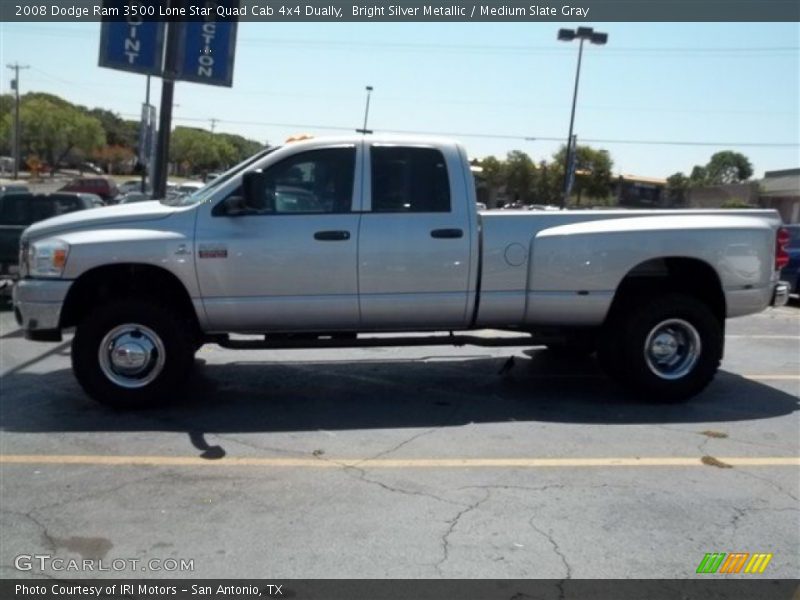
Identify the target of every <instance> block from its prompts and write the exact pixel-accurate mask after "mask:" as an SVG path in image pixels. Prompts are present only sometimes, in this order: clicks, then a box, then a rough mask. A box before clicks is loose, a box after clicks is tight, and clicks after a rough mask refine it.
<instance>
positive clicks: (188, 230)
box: [14, 136, 788, 407]
mask: <svg viewBox="0 0 800 600" xmlns="http://www.w3.org/2000/svg"><path fill="white" fill-rule="evenodd" d="M785 241H786V239H785V237H784V235H783V233H782V230H781V229H780V219H779V218H778V215H777V213H775V212H774V211H767V210H738V211H677V210H675V211H663V210H662V211H640V210H608V211H555V212H528V211H496V212H492V211H482V212H480V213H479V212H478V211H477V210H476V197H475V187H474V182H473V178H472V173H471V170H470V165H469V162H468V160H467V155H466V153H465V151H464V149H463V148H462V147H461V146H460V145H458V144H457V143H454V142H451V141H446V140H440V139H409V138H404V139H395V138H389V137H373V136H362V137H346V138H335V139H314V140H304V141H299V142H294V143H287V144H286V145H284V146H281V147H276V148H269V149H266V150H265V151H263V152H261V153H260V154H258V155H256V156H254V157H252V158H251V159H249V160H248V161H245V162H244V163H242V164H241V165H239V166H237V167H234V168H233V169H231V170H230V171H228V172H227V173H225V174H224V175H222V176H220V177H219V178H217V179H215V180H214V181H213V182H212V183H210V184H209V185H207V186H206V187H204V188H202V189H200V190H199V191H197V192H195V193H194V194H192V195H191V196H189V197H187V198H185V199H184V200H183V201H182V202H181V204H180V205H177V206H168V205H165V204H162V203H159V202H144V203H138V204H133V205H123V206H114V207H108V208H101V209H97V210H93V211H91V212H87V213H76V214H69V215H64V216H61V217H56V218H53V219H49V220H47V221H43V222H41V223H37V224H35V225H33V226H32V227H30V228H28V229H27V230H26V231H25V233H24V234H23V236H22V240H21V249H20V274H21V279H20V281H19V283H18V285H17V286H16V287H15V289H14V312H15V315H16V318H17V320H18V322H19V323H20V325H21V326H22V327H23V328H24V331H25V334H26V336H27V337H28V338H29V339H32V340H44V341H58V340H61V332H62V330H64V329H67V328H72V327H75V328H76V330H75V336H74V338H73V341H72V365H73V371H74V373H75V376H76V377H77V379H78V381H79V382H80V383H81V385H82V386H83V388H84V389H85V390H86V392H88V393H89V394H90V395H91V396H92V397H94V398H95V399H97V400H99V401H101V402H104V403H107V404H111V405H114V406H121V407H136V406H142V405H146V404H153V403H157V402H161V401H164V400H166V399H169V397H170V396H172V395H174V394H176V393H178V390H179V388H180V386H181V384H182V383H183V382H184V381H185V379H186V377H187V376H188V374H189V372H190V367H191V365H192V364H193V363H194V359H193V357H194V353H195V352H196V351H197V349H198V348H199V347H200V346H202V345H203V344H205V343H217V344H220V345H222V346H224V347H228V348H243V349H246V348H297V347H343V346H347V347H357V346H376V345H381V346H385V345H433V344H464V343H476V344H483V345H516V346H520V345H529V346H530V345H546V346H548V347H550V348H552V349H554V350H559V351H562V352H584V353H589V352H595V351H596V352H597V355H598V360H599V361H600V363H601V365H602V366H603V367H604V369H605V370H606V371H607V372H608V373H609V374H610V375H611V376H613V377H614V378H615V379H616V380H618V381H619V382H620V383H622V384H624V385H625V386H626V387H628V388H630V389H632V390H633V391H634V393H639V394H641V395H642V397H645V398H647V399H648V400H653V399H655V400H662V401H678V400H683V399H686V398H689V397H691V396H693V395H694V394H696V393H698V392H699V391H700V390H702V389H703V388H704V387H705V386H706V385H707V384H708V383H709V382H710V381H711V380H712V378H713V377H714V374H715V372H716V371H717V368H718V366H719V363H720V359H721V357H722V352H723V342H724V327H725V319H726V318H728V317H736V316H739V315H746V314H749V313H755V312H758V311H761V310H763V309H765V308H766V307H768V306H770V305H780V304H784V303H785V302H786V300H787V297H788V287H787V286H786V285H785V284H783V283H782V282H779V281H778V269H779V267H780V266H781V264H782V262H783V261H785V259H786V254H785V250H784V248H783V247H782V244H783V243H784V242H785ZM475 329H496V330H506V331H512V332H516V335H513V336H509V335H508V334H507V333H505V335H504V336H497V337H494V338H493V337H491V336H486V335H485V334H483V335H481V336H475V335H469V333H468V332H469V330H475ZM376 332H380V333H383V334H384V335H381V336H376V335H374V334H375V333H376ZM408 332H416V333H415V334H413V335H409V333H408ZM425 332H427V333H425ZM436 332H438V333H436ZM447 332H449V334H448V333H447ZM386 333H397V334H401V333H402V335H395V336H391V335H389V336H387V335H385V334H386ZM230 334H251V336H250V337H249V338H245V337H244V336H240V335H237V336H234V337H231V335H230Z"/></svg>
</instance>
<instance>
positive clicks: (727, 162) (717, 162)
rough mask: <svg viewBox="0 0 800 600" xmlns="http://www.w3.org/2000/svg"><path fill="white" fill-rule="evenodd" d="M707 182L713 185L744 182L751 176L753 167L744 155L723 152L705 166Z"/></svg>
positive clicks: (728, 151)
mask: <svg viewBox="0 0 800 600" xmlns="http://www.w3.org/2000/svg"><path fill="white" fill-rule="evenodd" d="M706 173H707V176H708V177H707V178H708V182H709V183H711V184H713V185H719V184H726V183H738V182H740V181H746V180H748V179H750V177H752V175H753V165H751V164H750V161H749V160H748V158H747V157H746V156H745V155H744V154H740V153H739V152H733V151H731V150H725V151H723V152H717V153H716V154H714V155H713V156H712V157H711V160H710V161H708V164H707V165H706Z"/></svg>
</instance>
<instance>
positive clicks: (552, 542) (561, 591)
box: [528, 517, 572, 600]
mask: <svg viewBox="0 0 800 600" xmlns="http://www.w3.org/2000/svg"><path fill="white" fill-rule="evenodd" d="M534 518H535V517H531V518H530V519H529V520H528V525H530V526H531V528H532V529H533V530H534V531H536V532H537V533H538V534H539V535H542V536H544V537H545V538H547V541H548V542H550V545H551V546H552V547H553V552H555V553H556V555H558V557H559V558H560V559H561V562H562V563H563V565H564V568H565V569H566V571H567V573H566V575H565V576H564V577H562V578H561V579H560V580H559V582H558V583H557V584H556V587H557V588H558V597H559V598H561V599H562V600H563V598H564V597H565V591H564V582H565V581H566V580H567V579H572V566H571V565H570V564H569V561H568V560H567V556H566V555H565V554H564V553H563V552H562V551H561V548H560V547H559V546H558V542H556V540H555V539H554V538H553V532H552V530H551V531H549V532H547V531H544V530H543V529H541V528H539V527H537V526H536V525H534V524H533V520H534Z"/></svg>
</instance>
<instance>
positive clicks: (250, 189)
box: [242, 169, 273, 211]
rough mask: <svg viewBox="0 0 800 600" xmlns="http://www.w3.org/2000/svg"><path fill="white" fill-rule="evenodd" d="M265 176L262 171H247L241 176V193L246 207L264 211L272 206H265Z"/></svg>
mask: <svg viewBox="0 0 800 600" xmlns="http://www.w3.org/2000/svg"><path fill="white" fill-rule="evenodd" d="M266 188H267V178H266V177H265V176H264V171H261V170H260V169H259V170H257V171H248V172H247V173H245V174H244V175H243V176H242V195H243V196H244V203H245V206H246V207H247V208H250V209H253V210H256V211H264V210H271V209H272V208H273V207H271V206H267V195H266V191H267V190H266Z"/></svg>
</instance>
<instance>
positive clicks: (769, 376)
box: [742, 373, 800, 381]
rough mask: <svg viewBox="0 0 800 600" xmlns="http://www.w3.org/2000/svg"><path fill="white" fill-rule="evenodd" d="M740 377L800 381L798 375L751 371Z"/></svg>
mask: <svg viewBox="0 0 800 600" xmlns="http://www.w3.org/2000/svg"><path fill="white" fill-rule="evenodd" d="M742 377H744V378H745V379H753V380H756V381H800V375H778V374H777V373H776V374H773V373H763V374H761V373H752V374H748V375H742Z"/></svg>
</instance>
